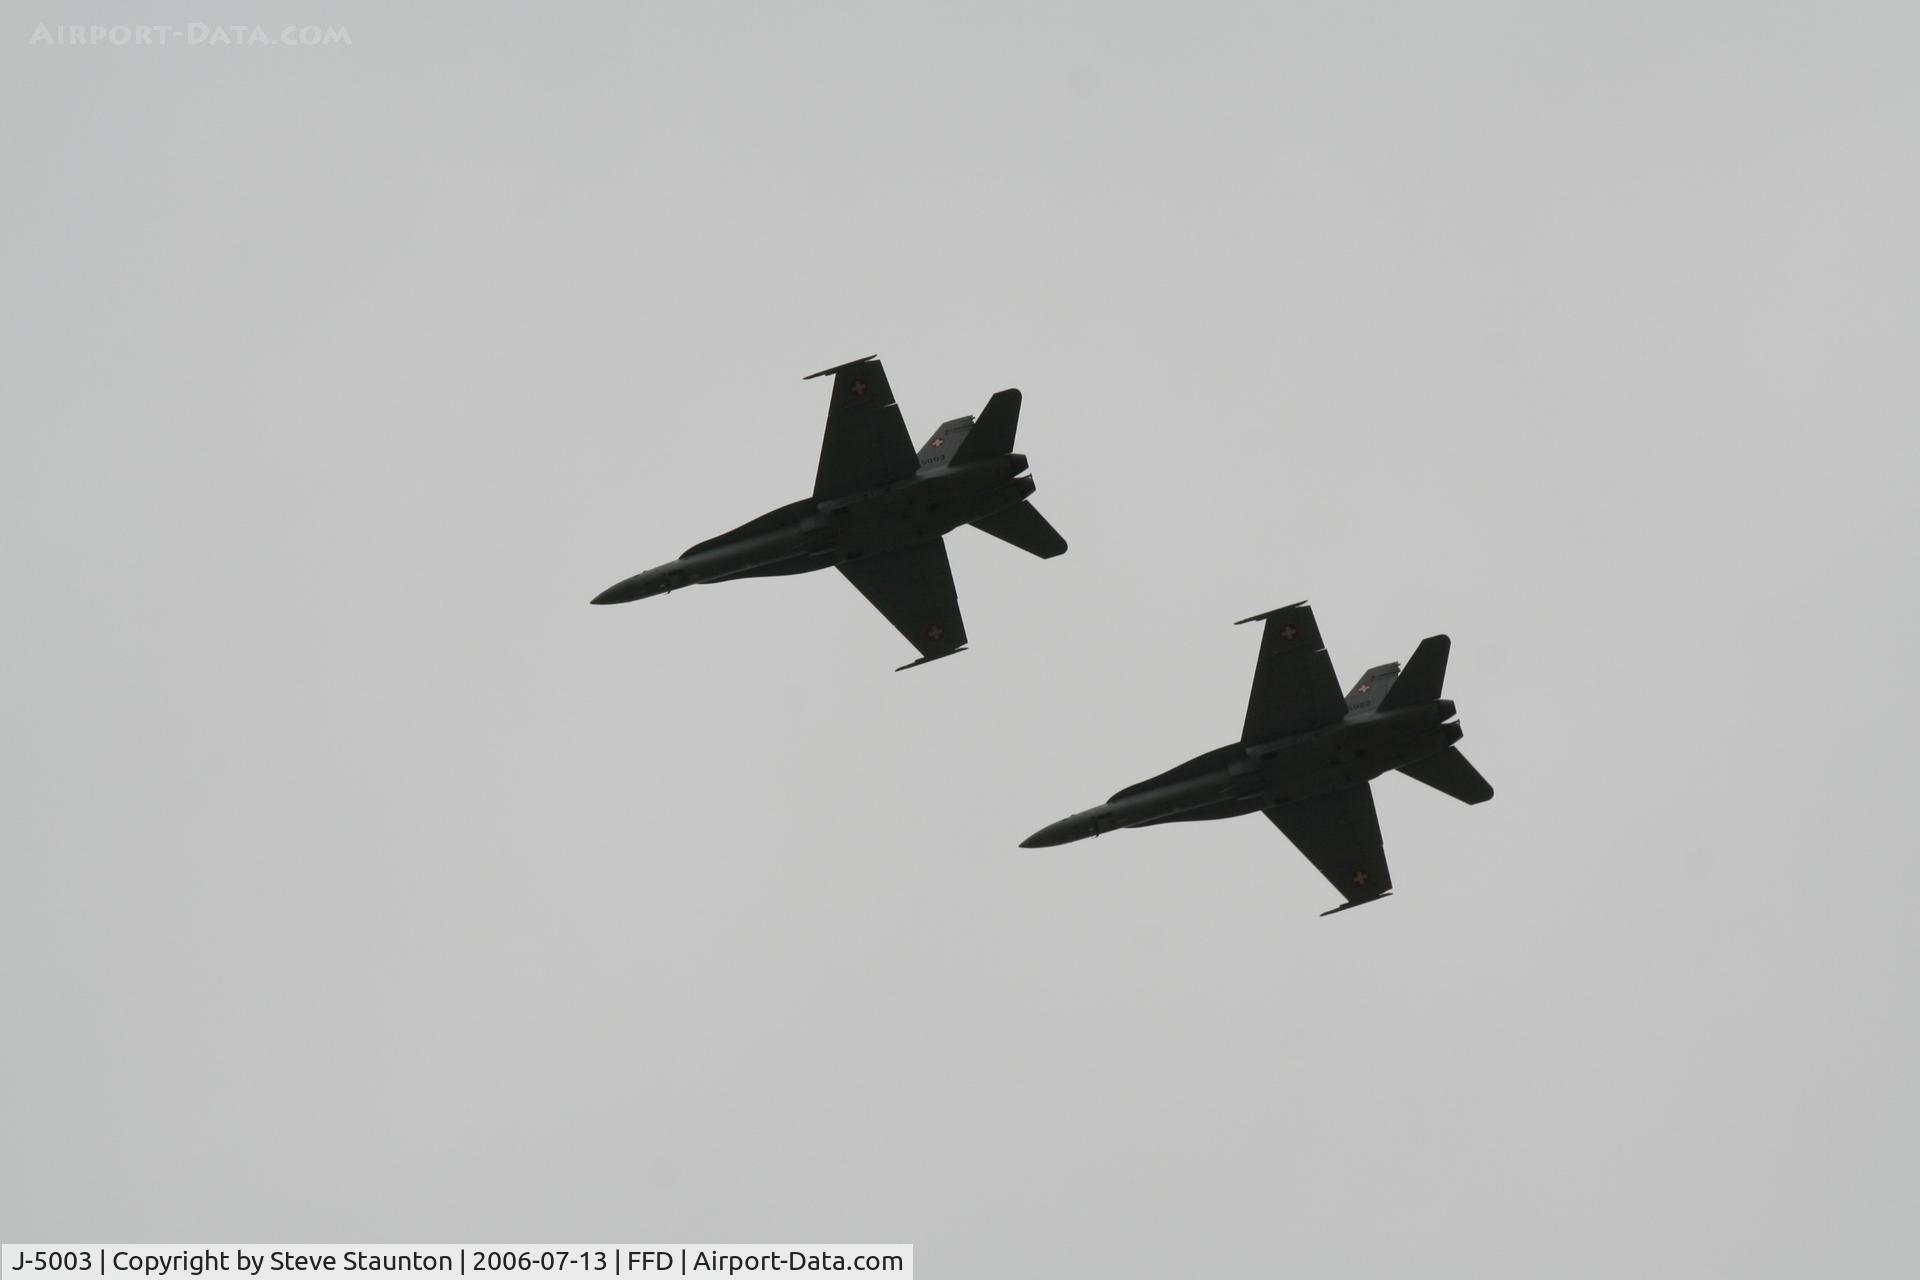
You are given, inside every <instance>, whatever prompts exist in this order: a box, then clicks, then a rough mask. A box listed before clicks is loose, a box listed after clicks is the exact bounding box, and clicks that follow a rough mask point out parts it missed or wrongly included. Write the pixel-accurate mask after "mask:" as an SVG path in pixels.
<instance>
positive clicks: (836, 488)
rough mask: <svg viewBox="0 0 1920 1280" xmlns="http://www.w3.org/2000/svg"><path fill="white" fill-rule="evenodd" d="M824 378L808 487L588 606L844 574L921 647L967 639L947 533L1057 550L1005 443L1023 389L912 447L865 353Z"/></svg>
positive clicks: (950, 645)
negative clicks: (966, 528) (969, 529)
mask: <svg viewBox="0 0 1920 1280" xmlns="http://www.w3.org/2000/svg"><path fill="white" fill-rule="evenodd" d="M828 374H832V375H833V398H832V399H831V400H830V401H829V402H828V405H827V432H826V439H825V440H823V441H822V442H821V445H820V467H819V470H818V472H817V473H816V474H815V476H814V481H813V496H812V497H810V498H802V499H800V500H799V501H798V502H791V503H788V504H787V505H786V506H784V507H780V508H778V509H777V510H774V511H769V512H768V513H767V514H766V515H763V516H761V517H760V518H759V519H757V520H749V521H747V522H746V523H745V524H743V525H741V526H740V527H739V528H738V529H735V530H733V531H732V532H731V533H723V534H721V535H720V536H719V537H717V538H711V539H709V540H707V541H706V542H701V543H697V544H696V545H694V546H691V547H688V548H687V549H686V550H685V551H683V552H681V553H680V558H679V559H678V560H675V561H673V562H671V563H670V564H663V565H660V566H659V567H658V568H654V569H649V570H647V571H646V572H645V573H642V574H636V575H635V576H634V577H631V578H628V579H627V580H626V581H624V582H621V583H618V584H617V585H615V586H611V587H608V588H607V589H606V590H605V591H602V592H601V593H600V594H599V595H597V596H595V597H594V599H593V603H595V604H622V603H625V602H626V601H628V600H641V599H644V598H646V597H647V596H653V595H659V594H661V593H662V592H666V591H675V590H678V589H679V588H681V587H688V586H692V585H693V584H694V583H697V582H726V581H730V580H731V579H734V578H761V577H771V576H774V575H776V574H788V573H807V572H809V571H811V570H814V569H825V568H828V567H829V566H831V567H833V568H836V569H838V570H840V572H841V573H842V574H844V575H846V579H847V581H849V582H851V583H852V584H853V585H854V586H855V587H856V588H857V589H858V590H859V592H860V594H861V595H863V596H865V597H866V598H867V600H868V602H869V603H871V604H872V605H873V607H874V608H876V609H878V610H879V611H880V612H881V613H883V614H885V615H886V617H887V621H888V622H891V623H892V624H893V625H894V626H895V627H897V628H898V629H899V631H900V634H901V635H903V636H905V637H906V638H907V639H908V641H909V642H911V643H912V645H913V647H914V648H916V649H918V650H919V651H920V657H919V658H918V659H917V660H916V661H913V662H909V663H907V664H906V666H905V667H901V668H900V670H902V671H905V670H906V669H907V667H917V666H919V665H920V664H921V663H923V662H931V661H933V660H934V659H935V658H944V657H946V656H947V655H948V654H950V653H958V652H959V651H960V650H961V649H963V648H965V647H966V643H967V628H966V624H965V623H963V622H962V621H961V620H960V602H959V599H958V597H957V596H956V595H955V593H954V589H953V570H952V569H951V568H950V567H948V564H947V547H946V543H945V542H943V541H942V538H943V537H944V535H945V534H946V533H947V532H948V531H949V530H952V529H957V528H959V527H960V526H961V525H963V524H970V525H972V526H973V527H974V528H976V529H980V530H983V531H985V532H987V533H990V534H992V535H993V536H994V537H996V538H999V539H1001V540H1003V541H1006V542H1011V543H1012V544H1013V545H1014V546H1016V547H1019V548H1020V549H1021V550H1022V551H1030V552H1032V553H1033V554H1034V555H1036V556H1040V557H1041V558H1042V559H1045V558H1047V557H1050V556H1057V555H1059V554H1060V553H1061V552H1062V551H1065V550H1066V549H1067V543H1066V539H1064V538H1062V537H1061V536H1060V535H1059V534H1058V533H1056V532H1054V529H1053V526H1052V525H1050V524H1048V523H1047V521H1046V517H1044V516H1042V515H1041V514H1040V513H1039V512H1038V511H1037V510H1035V509H1034V506H1033V504H1032V503H1031V502H1028V501H1027V498H1028V495H1030V494H1032V492H1033V489H1034V482H1033V477H1032V476H1029V475H1025V474H1023V473H1024V472H1025V471H1026V469H1027V460H1026V458H1025V457H1024V456H1022V455H1021V454H1017V453H1015V452H1014V451H1013V433H1014V428H1015V427H1016V426H1018V425H1019V421H1020V393H1019V392H1018V391H1011V390H1010V391H1000V392H996V393H994V395H993V397H992V398H991V399H989V400H988V401H987V407H986V408H984V409H982V410H981V411H980V416H979V418H977V419H975V418H971V417H968V418H955V419H953V420H952V421H949V422H944V423H942V424H941V425H940V428H939V430H937V431H935V432H934V433H933V435H932V436H931V437H930V438H929V439H928V440H927V443H926V445H925V446H924V447H923V448H922V449H921V450H920V452H919V453H918V454H917V455H916V454H915V453H914V451H913V441H912V440H911V438H909V437H908V435H907V426H906V423H905V422H904V421H902V420H901V417H900V406H899V405H897V404H895V403H894V400H893V391H892V390H891V389H890V388H889V387H888V386H887V374H886V371H885V370H884V369H882V368H881V367H880V361H879V359H878V358H876V357H874V356H868V357H867V358H866V359H864V360H854V361H851V362H849V363H847V364H843V365H840V366H838V367H836V368H832V369H822V370H821V371H820V372H819V373H812V374H808V375H807V376H808V377H809V378H823V377H826V376H827V375H828Z"/></svg>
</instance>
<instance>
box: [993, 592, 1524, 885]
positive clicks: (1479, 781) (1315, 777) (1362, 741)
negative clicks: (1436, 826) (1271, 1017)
mask: <svg viewBox="0 0 1920 1280" xmlns="http://www.w3.org/2000/svg"><path fill="white" fill-rule="evenodd" d="M1263 619H1264V620H1265V622H1266V624H1267V625H1266V631H1265V633H1264V634H1263V635H1262V636H1261V637H1260V662H1259V665H1258V666H1257V667H1256V668H1255V669H1254V673H1253V693H1252V696H1251V697H1250V698H1249V699H1248V702H1247V721H1246V726H1245V727H1244V728H1243V729H1242V730H1241V733H1240V741H1238V742H1235V743H1232V744H1230V745H1228V746H1224V747H1220V748H1218V749H1216V750H1213V751H1209V752H1207V753H1205V754H1204V755H1199V756H1195V757H1194V758H1193V759H1191V760H1189V761H1187V762H1186V763H1185V764H1183V765H1179V766H1178V767H1176V768H1173V769H1169V770H1168V771H1167V772H1165V773H1163V774H1161V775H1160V776H1159V777H1157V778H1148V779H1147V780H1146V781H1145V782H1142V783H1138V784H1136V785H1134V786H1131V787H1128V788H1127V789H1126V790H1124V791H1121V792H1119V793H1117V794H1116V795H1114V797H1113V798H1112V799H1110V800H1108V801H1107V802H1106V803H1105V804H1103V805H1100V806H1098V807H1096V808H1092V809H1088V810H1086V811H1084V812H1082V813H1076V814H1074V815H1073V816H1072V817H1071V818H1063V819H1061V820H1060V821H1059V822H1056V823H1054V824H1053V825H1052V826H1050V827H1046V828H1043V829H1042V830H1040V831H1036V832H1034V834H1032V835H1031V836H1028V837H1027V838H1026V839H1025V840H1024V841H1022V842H1021V846H1020V847H1021V848H1023V849H1034V848H1043V847H1046V846H1048V845H1056V844H1066V843H1067V842H1068V841H1070V840H1082V839H1085V838H1086V837H1087V836H1097V835H1099V834H1100V833H1101V832H1103V831H1112V830H1115V829H1116V828H1119V827H1147V826H1152V825H1153V824H1154V823H1157V822H1198V821H1201V820H1203V819H1207V818H1233V817H1238V816H1239V815H1241V814H1245V813H1253V812H1255V811H1256V810H1258V811H1259V812H1261V813H1264V814H1265V815H1266V816H1267V818H1268V820H1269V821H1271V822H1272V823H1273V825H1274V826H1276V827H1278V828H1280V830H1281V832H1283V833H1284V834H1285V835H1286V837H1287V839H1289V840H1291V841H1293V843H1294V844H1296V845H1298V846H1299V848H1300V852H1302V853H1304V854H1306V855H1307V860H1308V861H1309V862H1311V863H1313V865H1314V866H1315V867H1317V868H1318V869H1319V871H1320V874H1321V875H1323V876H1325V877H1326V878H1327V879H1328V880H1329V881H1330V882H1331V883H1332V884H1333V887H1334V888H1336V889H1338V890H1339V891H1340V892H1341V893H1342V894H1343V895H1345V897H1346V899H1347V901H1346V903H1345V905H1343V906H1338V907H1335V908H1334V909H1333V911H1327V912H1323V913H1322V914H1324V915H1332V914H1334V912H1336V911H1345V910H1346V909H1347V908H1348V907H1357V906H1359V905H1360V904H1361V903H1363V902H1373V901H1375V900H1376V899H1379V898H1384V897H1386V896H1387V894H1389V893H1390V892H1392V890H1393V878H1392V877H1391V876H1390V875H1389V874H1388V872H1387V855H1386V851H1385V850H1384V849H1383V848H1382V847H1381V843H1380V819H1379V818H1378V817H1377V816H1376V815H1375V814H1374V810H1373V789H1372V787H1371V786H1369V785H1368V784H1369V783H1370V782H1371V781H1372V780H1373V779H1374V778H1377V777H1379V776H1380V775H1381V774H1383V773H1386V772H1388V771H1390V770H1393V769H1398V770H1399V771H1400V772H1401V773H1404V774H1406V775H1408V776H1409V777H1412V778H1417V779H1418V780H1420V781H1421V782H1424V783H1426V784H1427V785H1428V786H1430V787H1433V788H1435V789H1436V790H1439V791H1444V792H1445V793H1446V794H1448V795H1450V796H1452V797H1453V798H1454V799H1456V800H1464V801H1465V802H1466V803H1468V804H1479V803H1480V802H1481V801H1482V800H1488V799H1491V798H1492V797H1493V788H1492V787H1490V786H1488V785H1487V780H1486V779H1485V778H1482V777H1481V776H1480V774H1479V773H1478V772H1477V771H1476V770H1475V769H1474V767H1473V766H1472V765H1471V764H1468V763H1467V758H1466V757H1465V756H1463V755H1461V754H1460V749H1459V748H1458V747H1456V746H1454V745H1453V744H1454V743H1456V742H1458V741H1460V737H1461V733H1462V730H1461V728H1460V724H1459V722H1458V721H1457V720H1455V719H1453V703H1451V702H1449V701H1447V700H1446V699H1445V698H1442V697H1441V696H1440V686H1441V683H1442V682H1443V681H1444V680H1445V679H1446V675H1447V651H1448V648H1449V642H1448V640H1447V637H1445V636H1428V637H1427V638H1426V639H1425V640H1422V641H1421V642H1420V645H1419V647H1418V648H1416V649H1415V650H1414V651H1413V657H1411V658H1409V659H1408V660H1407V669H1406V670H1405V671H1402V670H1401V669H1400V664H1399V663H1397V662H1390V663H1388V664H1387V665H1386V666H1383V667H1375V668H1374V669H1373V670H1371V671H1369V672H1367V674H1366V675H1364V676H1362V677H1360V682H1359V683H1358V684H1356V685H1354V686H1353V690H1352V692H1350V693H1348V694H1347V696H1346V697H1345V698H1344V699H1343V698H1342V697H1341V696H1340V684H1339V681H1338V680H1337V679H1335V677H1334V674H1333V662H1332V660H1331V659H1329V658H1328V657H1327V651H1326V649H1325V648H1324V647H1323V646H1322V645H1321V643H1320V628H1319V627H1318V626H1317V625H1315V623H1314V620H1313V610H1312V609H1310V608H1308V607H1307V606H1306V605H1305V604H1304V603H1303V604H1291V605H1288V606H1287V607H1286V608H1284V609H1275V610H1274V611H1273V612H1271V613H1262V614H1256V615H1254V616H1253V617H1251V618H1243V619H1241V621H1242V622H1258V621H1261V620H1263Z"/></svg>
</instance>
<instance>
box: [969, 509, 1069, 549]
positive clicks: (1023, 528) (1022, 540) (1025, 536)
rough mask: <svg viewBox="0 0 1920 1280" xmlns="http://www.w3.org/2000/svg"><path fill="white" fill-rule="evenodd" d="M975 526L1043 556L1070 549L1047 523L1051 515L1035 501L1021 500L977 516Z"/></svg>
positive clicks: (983, 531) (1003, 540) (1064, 540)
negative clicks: (1036, 506) (1042, 513)
mask: <svg viewBox="0 0 1920 1280" xmlns="http://www.w3.org/2000/svg"><path fill="white" fill-rule="evenodd" d="M973 527H974V528H976V529H978V530H980V532H982V533H990V534H992V535H993V536H994V537H996V538H998V539H1000V541H1002V542H1011V543H1012V544H1013V545H1014V546H1016V547H1018V548H1020V549H1021V550H1022V551H1028V552H1031V553H1032V554H1034V555H1036V556H1039V557H1040V558H1041V559H1042V560H1049V559H1052V558H1053V557H1054V556H1057V555H1059V554H1060V553H1061V552H1062V551H1065V550H1066V549H1067V540H1066V539H1065V538H1063V537H1061V536H1060V534H1059V533H1058V532H1057V531H1056V530H1055V529H1054V527H1053V526H1052V525H1050V524H1048V523H1047V518H1046V517H1045V516H1043V515H1041V514H1040V512H1039V510H1038V509H1037V508H1035V506H1034V505H1033V504H1032V503H1031V502H1025V501H1022V502H1017V503H1015V504H1014V505H1013V506H1011V507H1008V508H1007V509H1006V510H1005V511H997V512H995V513H994V514H992V515H990V516H988V517H987V518H986V519H984V520H975V521H974V522H973Z"/></svg>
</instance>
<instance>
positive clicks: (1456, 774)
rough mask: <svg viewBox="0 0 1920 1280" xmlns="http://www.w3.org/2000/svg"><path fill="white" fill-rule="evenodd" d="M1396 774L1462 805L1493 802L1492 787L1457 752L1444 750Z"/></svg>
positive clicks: (1457, 749) (1455, 750)
mask: <svg viewBox="0 0 1920 1280" xmlns="http://www.w3.org/2000/svg"><path fill="white" fill-rule="evenodd" d="M1400 772H1402V773H1404V774H1406V775H1407V776H1408V777H1409V778H1413V779H1415V780H1416V781H1419V782H1424V783H1426V784H1427V785H1428V786H1430V787H1432V788H1433V789H1434V790H1435V791H1440V792H1444V793H1445V794H1447V795H1450V796H1452V797H1453V798H1454V799H1455V800H1458V801H1460V802H1461V803H1463V804H1479V803H1480V802H1481V801H1482V800H1491V799H1493V787H1492V785H1491V784H1489V783H1488V782H1487V780H1486V779H1485V778H1483V777H1481V776H1480V771H1479V770H1478V769H1476V768H1474V767H1473V765H1472V764H1470V763H1468V761H1467V758H1466V757H1465V756H1463V755H1461V754H1460V748H1458V747H1448V748H1447V749H1446V750H1445V751H1442V752H1440V753H1439V754H1438V755H1431V756H1428V757H1427V758H1426V759H1424V760H1415V761H1414V762H1413V763H1412V764H1403V765H1401V766H1400Z"/></svg>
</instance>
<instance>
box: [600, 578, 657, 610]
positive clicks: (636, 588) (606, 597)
mask: <svg viewBox="0 0 1920 1280" xmlns="http://www.w3.org/2000/svg"><path fill="white" fill-rule="evenodd" d="M645 577H646V575H645V574H639V575H637V576H635V577H632V578H628V579H627V580H626V581H624V582H616V583H614V584H613V585H612V586H610V587H608V588H607V589H606V590H605V591H602V592H601V593H600V594H599V595H597V596H595V597H594V598H593V603H595V604H625V603H627V602H628V601H629V600H638V599H639V598H640V597H641V596H643V595H645V594H646V583H645V582H644V581H643V579H644V578H645Z"/></svg>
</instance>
